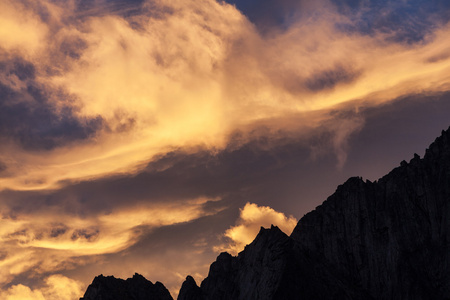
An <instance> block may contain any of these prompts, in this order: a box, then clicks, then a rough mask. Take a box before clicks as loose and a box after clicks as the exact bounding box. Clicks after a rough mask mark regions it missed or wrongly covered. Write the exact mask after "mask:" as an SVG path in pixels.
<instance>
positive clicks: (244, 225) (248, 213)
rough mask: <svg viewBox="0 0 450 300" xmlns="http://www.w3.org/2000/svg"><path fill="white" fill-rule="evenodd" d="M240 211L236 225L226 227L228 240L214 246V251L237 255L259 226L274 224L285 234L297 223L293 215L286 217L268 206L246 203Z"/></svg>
mask: <svg viewBox="0 0 450 300" xmlns="http://www.w3.org/2000/svg"><path fill="white" fill-rule="evenodd" d="M240 211H241V213H240V216H239V219H238V220H237V222H236V225H235V226H232V227H230V228H229V229H227V231H225V234H224V236H225V237H226V238H227V239H229V241H230V242H229V243H228V244H224V245H221V246H218V247H216V248H215V251H217V252H219V251H227V252H229V253H230V254H232V255H237V253H239V252H241V251H242V250H244V247H245V246H246V245H248V244H250V243H251V242H252V241H253V239H254V238H255V237H256V235H257V234H258V232H259V230H260V228H261V227H270V226H271V225H274V226H278V227H279V228H280V229H281V230H282V231H283V232H285V233H286V234H291V232H292V230H294V228H295V226H296V225H297V219H295V218H294V217H292V216H289V217H286V216H285V215H284V214H283V213H280V212H277V211H275V210H274V209H272V208H270V207H268V206H258V205H256V204H254V203H247V204H246V205H245V206H244V207H243V208H242V209H241V210H240Z"/></svg>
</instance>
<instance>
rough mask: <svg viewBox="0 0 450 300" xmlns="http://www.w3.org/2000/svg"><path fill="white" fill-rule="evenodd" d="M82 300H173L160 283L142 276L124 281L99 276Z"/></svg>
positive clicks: (112, 277) (136, 275)
mask: <svg viewBox="0 0 450 300" xmlns="http://www.w3.org/2000/svg"><path fill="white" fill-rule="evenodd" d="M80 300H173V298H172V296H171V295H170V293H169V291H168V290H167V289H166V288H165V287H164V285H163V284H162V283H160V282H156V283H155V284H153V283H152V282H150V281H148V280H147V279H145V278H144V277H143V276H142V275H139V274H137V273H136V274H134V276H133V278H128V279H127V280H123V279H120V278H115V277H114V276H107V277H105V276H103V275H100V276H97V277H95V278H94V281H92V283H91V284H90V285H89V287H88V288H87V290H86V293H85V294H84V297H82V298H80Z"/></svg>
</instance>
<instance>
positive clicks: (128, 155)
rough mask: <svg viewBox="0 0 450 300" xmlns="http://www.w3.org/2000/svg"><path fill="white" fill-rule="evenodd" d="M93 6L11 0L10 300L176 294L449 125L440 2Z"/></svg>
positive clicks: (0, 63) (3, 94)
mask: <svg viewBox="0 0 450 300" xmlns="http://www.w3.org/2000/svg"><path fill="white" fill-rule="evenodd" d="M85 2H89V1H81V0H37V1H28V0H19V1H17V0H0V212H1V219H0V283H1V285H2V289H1V290H2V291H1V292H0V298H2V299H74V297H75V298H77V297H81V296H82V293H83V292H84V290H85V288H86V286H87V285H88V284H89V283H90V281H91V280H92V279H93V277H94V276H95V275H98V274H101V273H103V274H105V275H106V274H111V275H115V276H122V277H127V276H130V275H131V274H134V272H140V273H142V274H143V275H145V276H146V277H147V278H149V279H150V280H152V281H155V280H158V281H161V282H163V283H164V284H165V285H166V286H167V287H168V288H169V289H170V291H171V293H172V295H173V296H176V293H177V291H178V289H179V287H180V285H181V281H182V280H183V279H184V277H185V276H186V275H188V274H191V275H193V276H194V277H196V279H197V280H201V279H203V277H204V276H206V274H207V271H208V266H209V264H210V263H211V262H212V261H213V260H214V258H215V256H216V255H218V253H219V252H220V251H230V252H231V253H232V254H234V255H235V254H237V253H238V252H239V251H241V250H242V249H243V247H244V246H245V245H246V244H248V243H250V242H251V241H252V240H253V238H254V237H255V236H256V234H257V232H258V230H259V228H260V226H266V227H267V226H270V225H271V224H274V225H277V226H279V227H280V228H281V229H282V230H283V231H285V232H286V233H287V234H290V231H292V229H293V228H294V227H295V225H296V223H297V221H298V219H299V218H301V216H302V215H303V214H305V213H306V212H307V211H308V210H310V209H312V208H314V207H315V206H317V205H319V204H320V202H321V201H323V200H325V197H326V196H327V195H329V194H330V192H332V191H333V189H334V188H335V185H336V184H337V183H338V182H339V181H340V180H341V178H346V177H348V176H355V175H361V176H365V177H369V178H371V179H377V176H380V175H381V174H383V173H384V172H385V171H388V170H389V169H390V168H392V167H394V166H395V163H399V161H398V162H397V161H396V160H397V159H399V158H400V157H409V156H412V154H413V153H414V151H420V149H422V148H424V146H425V145H427V144H428V143H429V142H430V139H432V138H433V137H434V136H435V135H437V133H438V132H439V130H441V129H444V128H447V127H448V125H450V123H449V122H448V118H445V116H446V113H447V116H448V113H450V111H449V109H450V106H449V104H448V103H449V100H450V96H449V95H450V93H449V91H450V44H449V42H448V37H449V36H450V23H449V22H448V16H449V11H450V6H449V5H448V4H446V3H444V2H445V1H437V3H441V2H442V4H435V5H437V7H436V9H435V7H431V4H430V11H429V12H427V14H426V15H425V16H423V15H420V13H423V12H421V11H419V10H417V8H416V6H418V5H422V4H423V3H422V2H420V1H418V3H422V4H417V3H416V4H414V3H410V2H411V1H402V3H403V4H402V5H403V6H402V5H400V4H397V3H396V2H395V1H387V2H386V4H385V7H384V8H383V9H384V10H383V12H384V13H385V15H386V16H387V15H389V14H391V13H392V14H393V13H394V12H395V13H397V14H398V15H400V16H403V15H405V18H404V19H403V18H402V17H399V19H398V20H397V19H394V20H396V21H392V20H391V19H389V18H388V17H386V19H383V16H382V13H381V12H380V15H378V10H379V9H378V8H377V9H374V8H373V7H372V6H371V5H369V4H363V3H359V2H358V1H356V2H358V3H359V4H358V5H355V6H352V5H351V4H348V3H347V2H346V1H332V0H321V1H314V4H312V3H311V1H288V0H286V1H280V3H278V4H277V3H276V1H267V3H265V2H264V1H262V2H264V3H265V4H263V3H261V4H258V5H256V4H252V5H253V6H251V5H250V4H245V3H244V2H245V1H242V2H240V1H239V0H236V1H224V2H223V1H216V0H195V1H194V0H185V1H166V0H145V1H144V0H133V1H131V0H130V1H125V0H96V1H91V2H92V3H90V4H89V3H85ZM250 2H251V3H253V2H252V1H249V3H250ZM294 2H295V3H294ZM348 2H352V1H348ZM353 2H355V1H353ZM368 2H370V1H368ZM346 3H347V4H346ZM424 3H425V2H424ZM271 5H272V6H277V5H278V6H279V8H280V9H281V10H280V11H284V10H286V11H289V13H286V14H283V15H282V16H271V15H270V14H267V11H266V10H265V9H267V10H268V11H271V9H270V7H271ZM423 5H425V4H423ZM439 5H440V6H439ZM260 6H261V7H260ZM265 6H267V7H265ZM257 8H260V10H259V9H257ZM407 9H408V10H407ZM414 9H416V10H417V11H416V10H414ZM273 11H274V12H273V13H274V14H275V11H276V10H273ZM423 11H426V9H424V10H423ZM263 12H265V13H263ZM277 13H278V12H277ZM406 14H411V15H408V16H407V17H408V18H413V21H409V22H410V23H408V22H407V21H405V20H406V19H407V17H406ZM369 15H370V16H372V17H373V18H370V17H369ZM269 16H271V17H273V19H271V18H270V17H269ZM274 20H278V21H274ZM280 20H282V21H280ZM419 20H422V22H419ZM364 24H365V25H364ZM367 24H368V25H367ZM397 121H398V122H397ZM396 122H397V123H396ZM412 124H415V125H412ZM419 125H420V127H421V131H420V134H421V135H420V136H412V135H408V132H409V131H408V127H410V126H419ZM390 134H392V136H391V135H390ZM383 137H384V138H385V139H386V140H383ZM377 141H380V142H381V141H383V143H386V145H391V146H386V148H389V147H391V148H390V149H385V150H378V149H379V148H376V147H380V149H381V146H380V144H378V143H377ZM389 142H391V144H389ZM375 145H378V146H375ZM392 145H393V146H392ZM412 145H414V147H413V148H411V147H412ZM416 146H417V147H416ZM417 149H418V150H417ZM383 151H386V152H383ZM359 154H360V156H358V155H359ZM371 155H373V156H371ZM387 157H390V159H391V160H389V159H387ZM364 161H365V162H364ZM363 164H366V165H363ZM363 170H365V171H363ZM355 172H366V173H364V174H355ZM281 211H282V212H281ZM180 251H181V252H183V253H180ZM119 261H121V262H122V265H121V266H115V264H117V262H119ZM168 261H170V262H168ZM19 295H21V296H19ZM27 297H28V298H27Z"/></svg>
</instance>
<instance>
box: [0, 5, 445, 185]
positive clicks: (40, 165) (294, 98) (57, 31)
mask: <svg viewBox="0 0 450 300" xmlns="http://www.w3.org/2000/svg"><path fill="white" fill-rule="evenodd" d="M14 3H15V2H14ZM14 3H13V2H10V1H6V2H5V1H4V2H2V5H3V6H4V8H5V10H4V11H3V12H2V15H0V21H1V22H3V23H4V24H5V26H1V28H11V30H12V31H11V32H10V31H7V32H6V31H5V32H4V33H1V34H0V41H2V42H3V43H4V45H6V46H5V47H4V48H5V49H6V50H7V51H9V50H10V49H12V48H11V47H16V48H17V47H22V48H25V49H31V50H32V49H35V50H33V53H34V54H33V55H34V56H29V57H27V59H29V60H30V61H31V62H32V63H33V64H34V65H35V66H36V69H37V78H36V81H37V82H39V83H40V84H42V85H43V86H45V87H46V88H48V89H52V90H63V91H66V92H67V93H68V94H70V95H71V99H70V101H67V100H61V99H60V98H58V96H57V95H56V94H55V95H54V96H49V97H51V99H50V100H51V101H52V103H54V105H55V107H58V106H61V107H62V106H64V105H70V106H72V107H73V112H74V113H75V114H76V117H77V118H80V120H83V118H95V117H101V118H102V119H103V120H105V128H104V129H103V130H101V131H99V132H97V134H96V135H95V137H94V138H91V139H88V140H86V141H84V142H82V141H80V142H78V143H76V144H70V145H68V146H64V145H62V146H61V147H57V148H56V149H53V150H50V151H47V152H46V153H42V152H33V151H26V150H23V149H21V148H20V147H18V146H16V145H10V144H8V145H4V146H3V148H4V149H5V150H7V151H3V153H6V154H3V155H2V157H1V158H0V159H2V161H3V162H6V163H7V165H8V176H4V177H3V178H1V179H0V188H2V189H5V188H9V189H17V190H27V189H46V188H55V187H58V186H60V185H61V184H62V183H63V182H67V181H74V180H75V181H76V180H86V179H91V178H97V177H100V176H105V175H109V174H115V173H134V172H137V171H138V170H140V169H141V168H142V167H144V166H145V165H146V164H147V163H148V162H149V161H150V160H152V157H154V156H155V155H158V154H160V153H164V152H166V151H169V150H171V149H178V148H183V149H186V151H189V149H197V148H198V147H203V148H207V149H221V148H223V147H224V146H225V145H226V144H227V142H228V139H229V137H230V135H231V134H232V133H233V132H235V131H241V132H243V133H244V137H245V136H246V133H249V132H254V129H255V128H257V127H260V126H265V127H266V128H269V129H270V132H278V133H279V130H283V131H285V132H287V133H293V134H296V133H297V134H298V133H299V132H304V131H307V130H310V129H311V128H315V127H317V126H321V125H323V124H324V123H326V121H327V120H329V119H330V118H331V117H330V115H329V112H330V110H333V109H337V108H338V107H339V106H340V105H350V106H351V107H353V108H354V110H355V111H356V112H357V111H358V108H359V107H360V106H373V105H380V104H382V103H385V102H387V101H392V100H393V99H395V98H397V97H400V96H402V95H407V94H412V93H422V92H427V91H428V92H439V91H443V90H446V89H448V87H449V84H450V76H449V75H448V74H450V72H449V71H450V56H449V55H448V52H449V49H448V45H447V43H446V37H447V36H448V33H449V31H450V28H449V27H448V26H444V27H440V28H438V29H436V30H435V31H434V32H433V33H432V34H430V35H429V36H428V37H427V39H426V42H425V43H418V44H412V45H410V44H399V43H394V42H387V41H386V39H385V38H384V37H383V36H382V35H381V34H379V35H374V36H367V35H360V34H357V33H347V32H343V31H339V30H337V29H336V26H334V24H335V23H337V22H350V21H349V20H346V19H345V18H344V17H342V16H340V15H339V14H337V13H336V12H335V11H334V10H333V8H330V7H328V8H326V9H325V8H322V10H323V11H321V14H318V16H316V17H315V18H313V19H308V21H307V22H306V23H305V21H303V20H304V19H301V20H300V21H298V22H297V23H293V24H292V25H291V26H290V28H289V29H288V30H286V31H283V32H274V33H273V34H269V35H267V36H261V35H260V34H259V33H258V31H257V30H256V29H255V28H254V25H253V24H251V23H250V22H249V21H248V20H247V19H246V18H245V17H244V16H243V15H242V14H241V13H240V12H239V11H238V10H237V9H236V8H235V7H234V6H231V5H228V4H226V3H219V2H216V1H212V0H202V1H183V2H166V1H151V2H149V3H148V4H147V5H144V9H143V12H142V13H141V14H140V15H137V16H134V17H129V18H128V19H125V18H123V17H121V16H119V15H108V14H99V15H95V14H94V15H91V16H83V18H81V19H80V20H79V22H77V23H74V24H72V25H71V26H63V25H62V24H63V22H62V20H63V19H64V20H66V19H67V18H68V16H71V15H74V16H76V14H75V12H74V11H72V9H73V8H72V6H71V5H68V6H67V7H65V8H63V7H58V6H55V5H54V4H49V3H47V2H46V1H41V2H40V3H41V4H43V5H44V4H45V5H46V7H47V8H48V13H49V14H50V17H49V19H50V20H51V22H50V21H49V24H46V23H44V22H43V21H42V19H39V18H38V16H37V15H36V13H35V12H33V11H32V10H30V9H28V8H27V7H25V6H20V4H14ZM155 11H156V12H158V13H157V15H158V17H154V16H153V15H154V14H155ZM167 11H171V13H170V14H169V13H166V12H167ZM24 13H25V14H26V15H27V16H29V17H27V18H25V19H26V21H22V20H23V19H24V18H23V14H24ZM152 14H153V15H152ZM6 25H7V26H6ZM50 29H51V31H52V32H53V34H52V35H51V36H50V35H49V34H48V32H49V30H50ZM14 30H16V31H18V32H20V34H14V33H13V32H14ZM25 33H27V34H29V35H30V36H32V38H31V37H27V35H25ZM68 45H69V46H68ZM80 45H81V46H80ZM39 47H41V48H42V47H43V48H44V49H41V50H39V51H38V50H37V49H40V48H39ZM71 47H72V48H71ZM68 49H69V50H70V51H72V52H73V53H72V52H70V51H69V50H68ZM31 50H30V51H31ZM69 52H70V53H72V54H71V55H68V54H67V53H69ZM436 60H438V63H437V62H436ZM49 70H52V71H51V72H49ZM345 124H347V125H348V126H344V125H345ZM345 124H340V125H339V128H341V129H342V132H341V131H340V130H335V129H336V127H335V126H331V127H330V129H331V131H332V132H334V134H336V138H335V140H334V142H333V144H334V148H335V150H336V153H337V156H338V160H339V162H338V165H342V164H343V163H344V162H345V142H346V139H347V138H348V136H349V134H351V133H352V132H354V131H355V130H358V129H359V128H361V126H362V125H363V122H361V120H358V119H357V120H356V121H354V120H353V121H352V122H347V123H345Z"/></svg>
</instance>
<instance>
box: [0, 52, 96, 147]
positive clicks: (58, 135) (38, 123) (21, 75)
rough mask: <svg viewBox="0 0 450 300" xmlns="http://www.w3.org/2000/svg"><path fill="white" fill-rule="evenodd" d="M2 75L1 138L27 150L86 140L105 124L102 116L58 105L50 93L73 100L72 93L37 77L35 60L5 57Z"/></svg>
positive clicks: (0, 84)
mask: <svg viewBox="0 0 450 300" xmlns="http://www.w3.org/2000/svg"><path fill="white" fill-rule="evenodd" d="M0 76H2V78H3V79H4V81H7V82H1V81H0V138H2V139H10V140H13V141H15V142H18V143H20V145H22V146H23V147H24V148H25V149H28V150H51V149H54V148H56V147H60V146H64V145H67V144H69V143H71V142H74V141H80V140H86V139H88V138H90V137H92V136H94V135H95V133H96V132H97V131H98V130H101V129H102V128H103V120H102V119H101V118H100V117H97V118H91V119H87V118H86V119H79V118H77V117H75V115H74V111H73V108H72V107H71V106H69V105H66V106H64V105H63V106H62V107H57V106H56V104H54V103H53V102H52V101H51V100H50V99H49V98H50V97H58V98H59V99H63V100H64V101H71V100H70V96H69V95H66V94H65V93H62V92H55V91H51V90H47V89H46V88H45V87H44V86H43V85H42V84H39V83H38V82H37V81H35V80H34V79H35V77H36V69H35V67H34V65H33V64H32V63H30V62H27V61H25V60H24V59H22V58H20V57H15V58H13V59H10V60H2V61H0ZM8 81H9V82H8ZM56 93H57V94H56ZM55 94H56V95H55Z"/></svg>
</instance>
